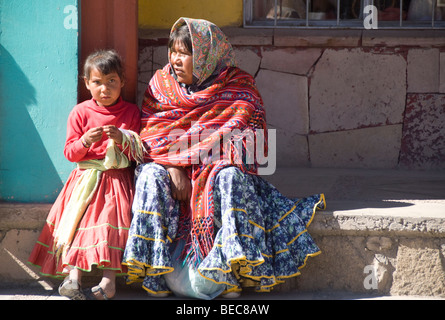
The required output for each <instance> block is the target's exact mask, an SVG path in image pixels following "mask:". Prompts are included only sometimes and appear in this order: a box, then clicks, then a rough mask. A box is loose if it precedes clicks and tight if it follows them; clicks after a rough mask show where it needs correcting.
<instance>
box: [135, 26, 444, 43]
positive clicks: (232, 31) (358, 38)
mask: <svg viewBox="0 0 445 320" xmlns="http://www.w3.org/2000/svg"><path fill="white" fill-rule="evenodd" d="M222 30H223V31H224V33H225V34H226V35H227V36H228V38H229V40H230V42H231V43H232V45H234V46H271V45H274V46H284V47H360V46H363V47H374V46H378V47H380V46H385V47H400V46H409V47H443V46H444V45H445V44H444V41H443V39H444V37H445V30H437V29H436V30H428V29H425V30H409V29H406V30H385V29H381V30H360V29H358V30H355V29H352V30H351V29H298V28H295V29H292V28H276V29H273V28H236V27H226V28H222ZM169 33H170V30H167V29H163V30H155V29H140V30H139V39H140V41H142V42H143V43H150V44H156V43H158V44H163V45H165V44H166V43H167V42H166V41H167V39H168V36H169Z"/></svg>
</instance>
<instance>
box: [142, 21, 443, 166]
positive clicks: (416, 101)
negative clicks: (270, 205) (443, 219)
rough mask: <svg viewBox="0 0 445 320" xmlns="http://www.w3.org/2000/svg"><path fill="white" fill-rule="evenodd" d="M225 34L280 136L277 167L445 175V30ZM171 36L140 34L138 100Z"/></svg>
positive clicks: (164, 57) (161, 60) (163, 58)
mask: <svg viewBox="0 0 445 320" xmlns="http://www.w3.org/2000/svg"><path fill="white" fill-rule="evenodd" d="M224 31H225V32H226V34H227V35H228V37H229V40H230V41H231V43H232V45H233V46H234V49H235V52H236V57H237V60H238V63H239V66H240V67H241V68H242V69H244V70H245V71H247V72H249V73H250V74H252V75H254V76H255V79H256V81H257V85H258V87H259V90H260V92H261V94H262V97H263V100H264V107H265V109H266V113H267V122H268V125H269V128H273V129H276V130H277V131H276V132H277V165H278V166H281V167H330V168H369V169H375V168H386V169H394V168H403V169H427V170H431V169H432V170H437V169H445V139H444V138H445V126H444V123H445V107H444V105H445V33H443V32H442V33H441V32H439V31H436V32H434V33H432V32H428V31H425V32H411V33H407V32H402V31H399V33H398V34H397V33H396V34H394V33H391V32H389V33H388V32H381V33H377V34H375V33H374V34H373V33H366V31H344V32H343V33H341V34H339V33H337V34H333V33H329V32H325V33H322V32H320V31H318V30H315V31H313V30H312V31H306V33H304V32H302V31H299V33H298V34H297V33H296V32H295V31H292V30H258V29H254V30H246V29H229V30H224ZM338 32H340V31H338ZM167 36H168V31H163V32H158V33H156V32H151V33H149V34H148V35H147V34H143V35H142V36H141V39H140V57H139V64H140V65H139V101H141V99H142V94H143V91H144V90H145V88H146V86H147V83H148V81H149V79H150V78H151V76H152V75H153V73H154V71H155V70H156V69H158V68H161V67H162V66H164V65H165V64H166V63H167V49H166V39H167Z"/></svg>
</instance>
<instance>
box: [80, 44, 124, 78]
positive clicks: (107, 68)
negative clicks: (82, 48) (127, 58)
mask: <svg viewBox="0 0 445 320" xmlns="http://www.w3.org/2000/svg"><path fill="white" fill-rule="evenodd" d="M94 68H96V69H97V70H99V71H100V72H101V73H103V74H104V75H107V74H110V73H112V72H116V73H117V74H118V76H119V78H121V80H123V79H124V68H123V67H122V58H121V57H120V55H119V54H118V53H117V52H116V50H99V51H96V52H93V53H92V54H90V55H89V56H88V58H87V59H86V60H85V65H84V67H83V76H84V77H85V78H86V79H87V80H89V79H90V73H91V70H92V69H94Z"/></svg>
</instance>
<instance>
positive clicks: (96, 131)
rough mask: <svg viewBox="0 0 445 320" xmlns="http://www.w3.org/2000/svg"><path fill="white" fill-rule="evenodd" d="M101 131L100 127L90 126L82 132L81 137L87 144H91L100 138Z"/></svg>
mask: <svg viewBox="0 0 445 320" xmlns="http://www.w3.org/2000/svg"><path fill="white" fill-rule="evenodd" d="M103 131H104V130H103V128H102V127H96V128H91V129H90V130H88V131H87V132H85V133H84V134H83V136H82V138H83V140H84V141H85V143H86V144H87V145H88V146H91V144H93V143H94V142H97V141H99V140H100V139H102V133H103Z"/></svg>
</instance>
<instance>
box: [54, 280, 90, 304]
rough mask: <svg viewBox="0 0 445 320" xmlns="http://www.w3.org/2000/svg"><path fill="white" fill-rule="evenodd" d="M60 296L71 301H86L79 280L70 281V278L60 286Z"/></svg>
mask: <svg viewBox="0 0 445 320" xmlns="http://www.w3.org/2000/svg"><path fill="white" fill-rule="evenodd" d="M59 294H60V295H61V296H64V297H67V298H70V299H71V300H86V297H85V295H84V294H83V292H82V291H81V289H80V284H79V283H78V282H77V280H70V279H69V277H67V278H66V279H65V280H64V281H63V282H62V283H61V284H60V286H59Z"/></svg>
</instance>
